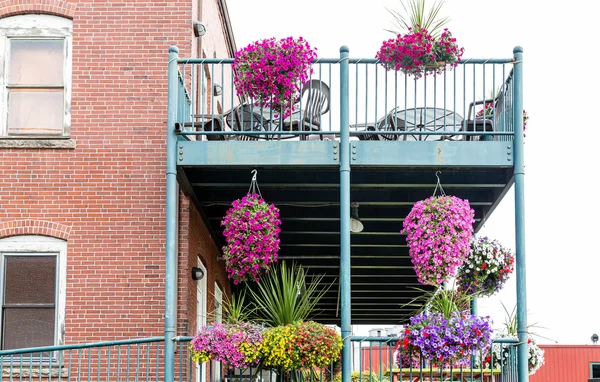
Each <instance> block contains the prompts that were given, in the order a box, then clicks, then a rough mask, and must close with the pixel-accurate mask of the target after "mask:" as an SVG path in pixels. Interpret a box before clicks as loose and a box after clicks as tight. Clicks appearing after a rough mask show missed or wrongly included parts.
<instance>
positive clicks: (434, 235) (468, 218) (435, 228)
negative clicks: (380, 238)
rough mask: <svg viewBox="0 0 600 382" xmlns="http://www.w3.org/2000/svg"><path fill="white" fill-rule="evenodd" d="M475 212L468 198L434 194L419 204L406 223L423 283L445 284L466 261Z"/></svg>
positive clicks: (405, 230) (410, 246) (414, 258)
mask: <svg viewBox="0 0 600 382" xmlns="http://www.w3.org/2000/svg"><path fill="white" fill-rule="evenodd" d="M474 215H475V212H474V211H473V210H472V209H471V207H470V205H469V202H468V201H467V200H462V199H459V198H457V197H455V196H432V197H430V198H428V199H426V200H422V201H419V202H417V203H415V205H414V206H413V208H412V209H411V211H410V213H409V214H408V216H407V217H406V219H405V220H404V223H403V230H402V231H401V233H403V234H406V241H407V243H408V247H409V254H410V257H411V260H412V263H413V265H414V267H415V272H416V273H417V277H418V279H419V282H421V283H422V284H428V285H436V286H437V285H441V284H442V283H443V282H445V281H447V280H448V279H449V277H450V276H452V275H454V273H455V272H456V269H457V268H458V267H459V266H460V265H461V264H462V263H463V262H464V261H465V259H466V257H467V255H468V251H469V246H470V244H471V240H472V236H473V219H474Z"/></svg>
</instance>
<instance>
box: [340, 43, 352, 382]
mask: <svg viewBox="0 0 600 382" xmlns="http://www.w3.org/2000/svg"><path fill="white" fill-rule="evenodd" d="M348 52H349V50H348V47H347V46H342V47H341V48H340V289H341V290H340V295H341V312H342V323H341V326H342V338H343V339H344V348H343V350H342V382H350V377H351V372H352V344H351V342H350V336H351V335H352V317H351V310H350V277H351V275H350V271H351V267H350V125H349V123H350V114H349V100H350V90H349V88H348V83H349V81H350V77H349V63H348Z"/></svg>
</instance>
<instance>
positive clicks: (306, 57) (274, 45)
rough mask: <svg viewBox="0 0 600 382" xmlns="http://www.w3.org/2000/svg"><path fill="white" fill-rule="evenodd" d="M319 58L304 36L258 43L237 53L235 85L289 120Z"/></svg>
mask: <svg viewBox="0 0 600 382" xmlns="http://www.w3.org/2000/svg"><path fill="white" fill-rule="evenodd" d="M316 57H317V54H316V49H313V48H311V47H310V45H309V44H308V42H306V40H304V39H303V38H302V37H299V38H297V39H295V38H293V37H287V38H284V39H281V40H276V39H275V38H269V39H265V40H260V41H256V42H254V43H252V44H250V45H248V46H246V47H245V48H242V49H240V50H239V51H237V52H236V54H235V59H234V62H233V70H234V73H235V76H234V82H233V83H234V85H235V87H236V89H237V93H238V95H240V96H247V97H250V98H252V99H253V100H254V101H255V102H256V103H257V104H258V105H259V106H268V107H271V108H272V109H274V110H276V111H277V112H279V113H282V115H283V117H284V118H285V117H287V116H289V115H290V113H291V112H292V108H293V105H294V104H295V103H296V102H297V101H298V95H299V94H300V89H301V87H302V84H303V83H304V82H306V81H307V80H308V78H309V76H310V74H311V73H312V70H311V64H312V61H313V60H314V59H315V58H316Z"/></svg>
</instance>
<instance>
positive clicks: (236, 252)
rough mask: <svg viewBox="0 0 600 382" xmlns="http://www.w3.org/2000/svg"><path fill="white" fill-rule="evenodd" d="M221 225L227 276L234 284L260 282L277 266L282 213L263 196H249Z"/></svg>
mask: <svg viewBox="0 0 600 382" xmlns="http://www.w3.org/2000/svg"><path fill="white" fill-rule="evenodd" d="M221 225H222V226H225V229H224V231H223V235H225V240H226V242H227V244H226V245H225V246H224V247H223V255H224V257H225V268H226V270H227V276H228V277H229V278H230V279H232V280H233V283H234V284H238V283H239V282H241V281H249V280H254V281H258V278H259V277H260V276H261V275H262V274H263V273H264V272H265V271H267V270H268V269H269V268H270V267H271V266H272V265H273V263H275V262H277V253H278V252H279V232H281V229H280V228H279V226H280V225H281V220H279V209H278V208H277V207H275V206H274V205H272V204H267V203H266V202H265V201H264V200H263V198H262V197H261V196H260V195H257V194H248V195H246V196H244V197H243V198H242V199H241V200H236V201H234V202H233V203H232V207H231V208H230V209H229V210H228V211H227V214H226V215H225V218H223V220H222V221H221Z"/></svg>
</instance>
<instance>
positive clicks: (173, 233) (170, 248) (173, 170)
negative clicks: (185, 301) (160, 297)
mask: <svg viewBox="0 0 600 382" xmlns="http://www.w3.org/2000/svg"><path fill="white" fill-rule="evenodd" d="M178 57H179V50H178V49H177V47H176V46H171V47H170V48H169V72H168V81H169V87H168V104H167V212H166V219H167V222H166V223H167V224H166V271H165V273H166V274H165V379H164V380H165V382H173V380H174V372H175V343H174V342H173V337H174V336H175V325H176V322H177V303H176V301H175V299H174V298H173V296H174V293H175V291H176V290H177V274H176V272H177V248H175V246H176V243H177V205H178V198H179V195H177V162H176V159H177V134H176V133H175V122H176V120H177V90H178V89H177V88H178V85H179V78H178V67H177V58H178Z"/></svg>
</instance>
